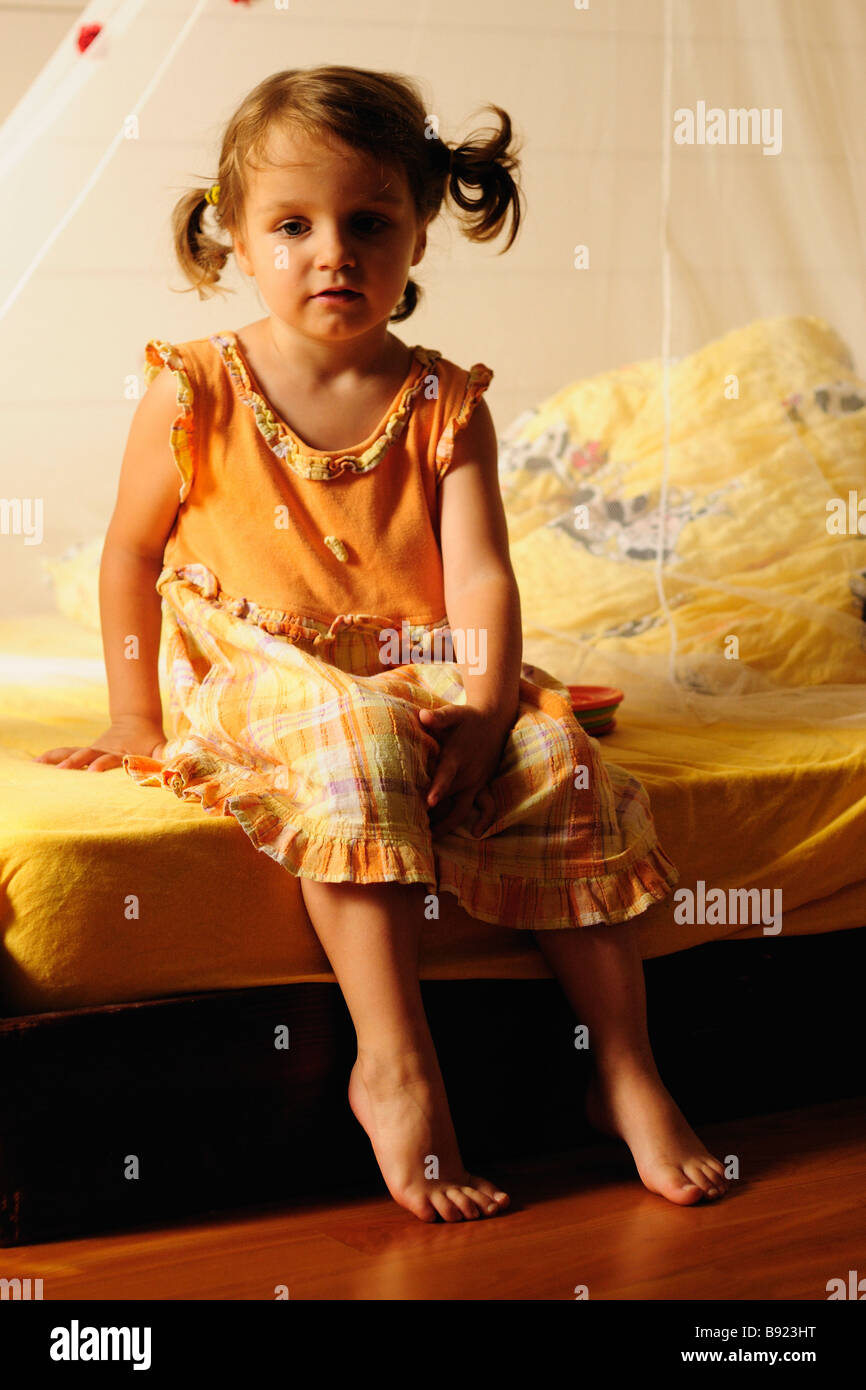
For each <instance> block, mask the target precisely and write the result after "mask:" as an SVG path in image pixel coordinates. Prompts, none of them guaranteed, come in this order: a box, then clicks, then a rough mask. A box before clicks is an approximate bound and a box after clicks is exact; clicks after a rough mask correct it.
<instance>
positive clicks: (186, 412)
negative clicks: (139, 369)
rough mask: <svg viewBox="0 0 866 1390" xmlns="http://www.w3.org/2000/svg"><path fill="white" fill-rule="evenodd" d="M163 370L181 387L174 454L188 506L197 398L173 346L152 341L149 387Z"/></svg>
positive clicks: (148, 359)
mask: <svg viewBox="0 0 866 1390" xmlns="http://www.w3.org/2000/svg"><path fill="white" fill-rule="evenodd" d="M163 367H169V368H170V369H171V371H173V372H174V375H175V381H176V383H177V404H178V410H179V412H180V413H179V414H178V415H177V416H176V417H175V421H174V424H173V425H172V427H171V436H170V442H171V451H172V453H173V455H174V460H175V463H176V464H177V468H178V472H179V473H180V479H181V484H180V500H181V502H185V501H186V499H187V497H188V495H189V490H190V488H191V487H192V480H193V473H194V471H195V464H194V456H193V442H194V435H195V426H194V421H193V410H192V405H193V395H192V386H191V385H190V380H189V376H188V375H187V372H186V369H185V367H184V365H183V358H182V357H181V355H180V353H179V352H178V351H177V348H175V347H174V346H173V344H172V343H166V342H163V341H162V339H160V338H151V340H150V342H149V343H148V344H147V346H146V347H145V349H144V378H145V381H146V382H147V384H148V386H149V385H150V383H151V382H152V381H153V379H154V377H157V376H159V373H160V372H161V371H162V369H163Z"/></svg>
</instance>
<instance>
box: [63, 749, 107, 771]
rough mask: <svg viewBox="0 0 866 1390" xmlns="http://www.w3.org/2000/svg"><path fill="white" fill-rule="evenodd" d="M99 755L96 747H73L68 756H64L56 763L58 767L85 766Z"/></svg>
mask: <svg viewBox="0 0 866 1390" xmlns="http://www.w3.org/2000/svg"><path fill="white" fill-rule="evenodd" d="M98 756H99V749H97V748H73V749H72V752H71V753H70V754H69V756H68V758H64V759H63V761H62V762H60V763H58V764H57V766H58V767H71V768H82V767H86V766H87V764H88V763H89V762H91V760H92V759H93V758H94V757H98Z"/></svg>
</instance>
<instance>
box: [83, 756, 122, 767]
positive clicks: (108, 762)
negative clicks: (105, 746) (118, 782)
mask: <svg viewBox="0 0 866 1390" xmlns="http://www.w3.org/2000/svg"><path fill="white" fill-rule="evenodd" d="M121 762H122V759H121V758H119V757H118V756H117V754H116V753H102V754H100V756H99V757H98V758H94V760H93V762H92V763H91V764H90V766H89V767H88V769H87V771H88V772H107V771H108V769H109V768H110V767H119V766H120V765H121Z"/></svg>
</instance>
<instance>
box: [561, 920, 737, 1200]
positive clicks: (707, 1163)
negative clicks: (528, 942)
mask: <svg viewBox="0 0 866 1390" xmlns="http://www.w3.org/2000/svg"><path fill="white" fill-rule="evenodd" d="M534 936H535V939H536V941H537V942H538V945H539V947H540V948H541V952H542V954H543V955H544V957H545V959H546V961H547V962H548V964H549V965H550V967H551V969H552V970H553V971H554V972H555V973H556V975H557V976H558V977H559V980H560V983H561V984H562V987H563V989H564V990H565V994H566V997H567V998H568V1001H569V1003H570V1004H571V1006H572V1008H573V1009H574V1011H575V1013H576V1014H577V1017H578V1018H579V1020H580V1022H581V1023H585V1024H587V1026H588V1028H589V1045H590V1050H591V1053H592V1057H593V1060H594V1063H595V1075H594V1076H593V1079H592V1081H591V1082H590V1088H589V1091H588V1093H587V1116H588V1118H589V1121H590V1123H591V1124H593V1125H595V1126H596V1127H597V1128H599V1129H604V1130H606V1131H607V1132H608V1133H613V1134H617V1135H619V1136H620V1138H622V1139H624V1140H625V1142H626V1143H627V1144H628V1146H629V1148H630V1149H631V1152H632V1156H633V1158H634V1160H635V1164H636V1166H637V1170H638V1173H639V1174H640V1177H641V1181H642V1182H643V1184H644V1186H645V1187H647V1188H649V1190H650V1191H651V1192H658V1193H660V1194H661V1195H662V1196H663V1197H667V1198H668V1199H669V1201H672V1202H677V1203H679V1204H680V1205H683V1206H688V1205H690V1204H691V1203H693V1202H699V1201H700V1200H701V1197H702V1195H706V1196H707V1197H718V1196H722V1195H723V1193H724V1192H725V1191H726V1190H727V1186H728V1184H727V1180H726V1178H725V1176H724V1166H723V1164H722V1163H721V1162H720V1161H719V1159H717V1158H714V1157H713V1155H712V1154H710V1153H709V1152H708V1151H707V1149H706V1148H705V1147H704V1145H703V1144H702V1143H701V1141H700V1139H699V1138H698V1137H697V1135H696V1134H695V1132H694V1130H693V1129H691V1128H690V1127H689V1125H688V1123H687V1121H686V1119H685V1116H684V1115H683V1113H682V1111H681V1110H680V1109H679V1107H678V1106H677V1104H676V1102H675V1101H674V1099H673V1097H672V1096H671V1094H670V1092H669V1091H668V1090H667V1088H666V1087H665V1085H664V1083H663V1082H662V1079H661V1077H660V1075H659V1073H658V1069H657V1067H656V1064H655V1059H654V1057H653V1054H652V1049H651V1047H650V1041H649V1037H648V1035H647V1016H646V989H645V986H644V974H643V962H642V960H641V957H640V952H639V951H638V946H637V940H636V937H635V932H634V930H633V924H632V923H631V922H623V923H618V924H616V925H613V926H611V925H605V924H602V925H599V926H595V927H574V928H570V929H566V930H562V931H559V930H556V931H538V932H535V933H534Z"/></svg>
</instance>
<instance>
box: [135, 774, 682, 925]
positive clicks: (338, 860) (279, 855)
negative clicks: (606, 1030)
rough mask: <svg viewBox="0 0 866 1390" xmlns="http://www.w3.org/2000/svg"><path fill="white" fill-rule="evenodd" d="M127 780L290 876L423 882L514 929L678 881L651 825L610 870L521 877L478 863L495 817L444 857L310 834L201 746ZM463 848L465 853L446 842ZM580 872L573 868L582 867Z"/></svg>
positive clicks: (645, 895)
mask: <svg viewBox="0 0 866 1390" xmlns="http://www.w3.org/2000/svg"><path fill="white" fill-rule="evenodd" d="M123 765H124V768H125V769H126V771H127V773H128V774H129V776H130V777H132V778H133V780H134V781H135V782H138V783H139V784H141V785H142V786H162V787H168V788H169V789H170V790H171V791H173V792H174V794H175V796H176V797H178V799H179V800H186V801H195V800H196V799H198V800H200V802H201V807H202V810H204V811H207V812H208V813H209V814H211V815H222V816H234V817H235V819H236V820H237V821H238V823H239V824H240V826H241V827H242V829H243V830H244V831H245V833H246V834H247V835H248V836H249V838H250V840H251V841H252V842H253V844H254V845H255V847H256V849H258V850H261V851H262V852H263V853H264V854H267V855H268V857H269V858H271V859H273V860H274V861H275V862H276V863H278V864H280V865H281V866H282V868H284V869H286V870H287V871H288V872H289V873H291V874H293V875H294V876H295V877H296V878H300V877H303V878H312V879H315V880H316V881H318V882H320V883H346V882H353V883H363V884H367V883H383V882H401V883H423V884H425V885H427V887H429V888H430V890H431V892H438V893H451V894H452V895H453V896H454V897H456V898H457V901H458V903H459V904H460V906H461V907H462V908H464V909H465V911H466V912H468V913H469V915H470V917H476V918H478V920H479V921H482V922H489V923H491V924H492V925H494V926H500V927H511V928H514V929H515V930H523V931H553V930H565V929H567V928H570V927H589V926H599V925H615V924H616V923H618V922H625V921H628V920H629V919H630V918H632V917H637V916H638V915H639V914H640V913H642V912H645V911H646V909H647V908H648V907H651V906H652V905H653V903H654V902H660V901H662V900H663V899H664V898H667V897H668V896H669V895H670V893H671V890H672V888H673V887H674V886H675V885H676V884H677V883H678V882H679V879H680V874H679V870H678V869H677V867H676V865H675V864H674V863H673V862H672V861H671V860H670V859H669V858H668V856H667V855H666V854H665V852H664V850H663V849H662V848H661V845H660V844H659V843H658V840H657V839H656V831H655V828H654V826H653V825H652V824H650V825H649V826H648V827H647V831H646V834H645V835H644V836H643V837H642V838H641V840H640V841H639V842H638V843H637V844H636V845H634V846H632V848H631V850H630V851H629V853H628V854H627V855H623V856H622V857H621V858H622V861H623V862H621V863H619V864H618V866H617V868H616V870H614V871H611V872H608V873H599V874H596V875H594V876H592V877H586V878H585V877H581V878H579V879H573V878H572V879H566V878H560V879H529V878H527V877H526V876H524V875H514V876H512V875H507V874H502V873H500V872H491V871H489V870H487V871H486V870H484V869H482V868H481V867H480V866H479V864H478V849H477V846H478V845H479V844H480V843H481V842H483V841H484V840H485V839H487V838H488V837H489V836H491V835H493V834H495V833H496V828H497V827H496V823H495V822H494V824H493V825H492V826H491V827H490V828H489V829H488V830H487V831H486V832H485V834H484V835H481V836H479V837H478V838H477V839H476V838H475V837H474V836H472V835H469V834H468V833H467V834H466V835H463V834H460V835H456V834H455V835H454V837H453V838H452V839H451V843H450V845H449V853H448V855H447V856H442V855H437V854H436V853H435V847H434V848H433V849H428V848H427V847H426V845H425V843H424V841H423V839H422V837H421V836H420V834H419V838H418V840H417V841H416V842H415V843H411V842H409V841H407V840H406V839H403V840H400V841H397V840H394V839H389V838H387V837H385V836H383V835H379V836H377V837H376V838H372V837H371V838H369V839H354V840H352V842H351V843H350V844H347V843H345V842H343V841H341V840H340V839H339V838H337V837H335V836H333V835H327V834H323V835H315V834H310V833H309V831H308V830H306V829H303V828H302V827H300V826H298V825H297V824H293V822H292V820H291V817H287V814H286V808H285V805H284V804H281V802H280V800H279V798H278V796H277V795H276V794H274V789H272V788H271V789H265V788H262V787H261V785H260V784H259V785H254V786H253V789H252V790H249V789H246V788H249V786H250V784H251V783H252V784H255V783H256V781H257V778H258V774H257V773H256V772H255V770H253V769H241V768H236V769H232V772H231V773H230V774H229V775H228V776H227V772H228V769H227V767H226V764H225V763H224V762H223V761H222V759H220V758H219V757H218V756H217V755H216V754H215V753H211V752H210V751H209V750H208V749H207V748H205V747H201V748H200V749H198V750H197V751H196V752H194V753H193V752H183V751H181V752H180V753H179V754H178V755H177V756H176V757H174V758H170V759H168V760H167V761H166V762H160V761H158V760H156V759H154V758H146V757H142V756H136V757H133V756H131V755H129V754H127V755H125V756H124V758H123ZM245 783H246V788H245ZM461 839H462V840H464V841H465V842H466V844H467V854H466V855H465V858H464V857H463V856H461V854H460V851H459V849H457V848H455V841H457V842H459V841H460V840H461ZM582 872H583V871H582Z"/></svg>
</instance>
